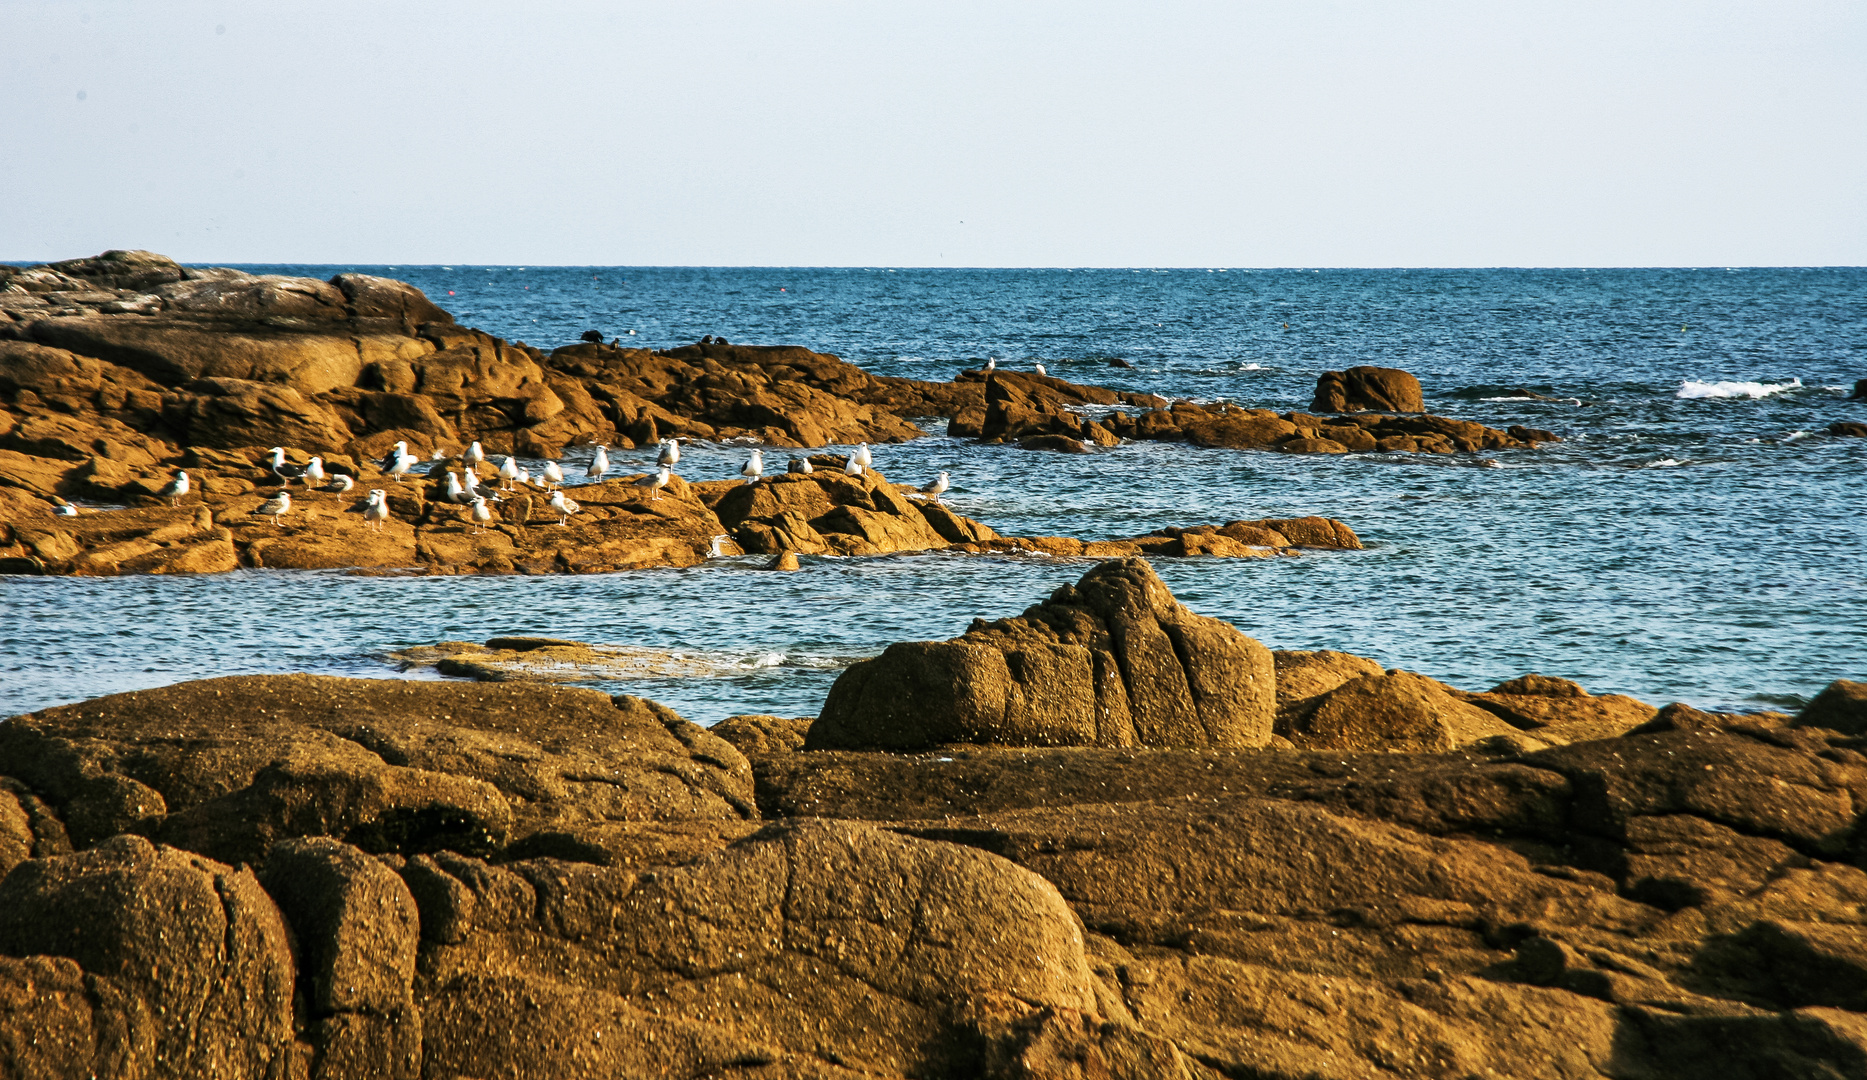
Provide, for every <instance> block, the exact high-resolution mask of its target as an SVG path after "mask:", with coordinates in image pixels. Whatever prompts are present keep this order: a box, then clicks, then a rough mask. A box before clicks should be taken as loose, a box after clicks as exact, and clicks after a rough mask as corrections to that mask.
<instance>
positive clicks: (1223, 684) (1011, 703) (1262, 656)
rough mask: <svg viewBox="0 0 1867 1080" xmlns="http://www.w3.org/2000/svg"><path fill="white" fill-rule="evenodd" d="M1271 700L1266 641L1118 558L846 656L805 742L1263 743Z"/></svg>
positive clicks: (902, 745) (821, 745) (818, 745)
mask: <svg viewBox="0 0 1867 1080" xmlns="http://www.w3.org/2000/svg"><path fill="white" fill-rule="evenodd" d="M1274 714H1275V675H1274V671H1273V668H1272V663H1271V656H1270V652H1269V650H1267V649H1265V648H1264V646H1262V645H1260V644H1258V643H1257V642H1256V641H1253V640H1252V639H1250V638H1248V637H1246V636H1245V635H1243V634H1241V633H1239V632H1238V631H1237V630H1236V629H1234V628H1233V627H1232V626H1231V625H1230V624H1228V623H1224V622H1221V621H1219V620H1217V619H1213V618H1208V617H1206V616H1203V615H1196V614H1194V613H1193V612H1190V611H1188V610H1186V608H1184V607H1182V606H1181V605H1180V604H1179V603H1178V602H1176V601H1175V600H1174V598H1173V594H1172V593H1170V592H1169V591H1168V590H1167V587H1166V586H1165V585H1164V584H1162V582H1161V580H1160V578H1159V577H1157V576H1155V574H1154V571H1153V569H1152V568H1150V567H1149V566H1148V564H1147V563H1146V562H1145V561H1144V560H1141V559H1134V558H1129V559H1122V560H1119V561H1111V562H1106V563H1103V564H1102V565H1100V566H1098V567H1096V568H1095V569H1093V570H1091V571H1090V572H1089V573H1087V574H1085V575H1084V576H1083V578H1082V580H1081V581H1080V582H1078V583H1077V584H1076V585H1074V586H1070V585H1065V586H1063V587H1062V588H1060V589H1058V590H1057V591H1056V592H1055V593H1053V594H1052V595H1051V597H1050V599H1049V600H1048V601H1047V602H1045V603H1043V604H1039V605H1037V606H1035V607H1032V608H1030V609H1028V610H1026V611H1025V613H1024V614H1023V615H1021V616H1018V617H1016V618H1011V619H1000V620H998V621H996V622H992V623H986V622H984V621H982V620H975V621H974V623H973V626H972V628H971V629H970V630H968V631H967V632H966V633H965V634H963V635H961V636H960V637H958V638H956V639H954V640H952V641H927V642H912V643H906V644H897V645H891V646H889V647H888V649H887V651H885V652H884V653H882V655H881V656H879V657H877V658H876V659H874V660H866V661H862V662H860V663H858V664H856V665H854V666H853V667H851V668H849V669H848V670H847V671H845V672H844V673H843V674H842V675H841V676H839V677H838V678H837V680H836V684H835V685H834V686H833V687H831V690H830V696H829V698H828V699H827V700H826V701H825V702H824V704H823V713H822V715H821V716H819V717H818V719H817V722H816V723H815V724H813V725H812V726H811V729H810V734H809V736H808V738H807V740H806V742H805V746H806V747H807V748H809V749H832V748H870V747H876V748H883V749H890V750H918V749H925V748H928V747H931V746H936V745H940V744H944V743H987V744H993V745H1009V746H1262V745H1264V744H1265V743H1266V742H1267V741H1268V740H1269V738H1270V734H1271V723H1272V720H1273V717H1274Z"/></svg>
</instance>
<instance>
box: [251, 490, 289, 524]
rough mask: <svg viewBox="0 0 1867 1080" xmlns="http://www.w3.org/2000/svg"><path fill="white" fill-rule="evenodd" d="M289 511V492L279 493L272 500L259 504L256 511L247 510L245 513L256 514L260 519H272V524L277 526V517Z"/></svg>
mask: <svg viewBox="0 0 1867 1080" xmlns="http://www.w3.org/2000/svg"><path fill="white" fill-rule="evenodd" d="M291 509H292V493H291V492H289V491H281V492H279V493H278V494H277V495H274V496H273V497H272V498H270V499H267V500H266V501H265V502H263V503H260V504H259V508H258V509H256V510H249V511H247V513H249V514H257V515H259V516H260V517H269V518H271V519H272V523H273V524H274V525H277V524H278V523H279V516H280V515H281V514H284V513H287V512H289V511H290V510H291Z"/></svg>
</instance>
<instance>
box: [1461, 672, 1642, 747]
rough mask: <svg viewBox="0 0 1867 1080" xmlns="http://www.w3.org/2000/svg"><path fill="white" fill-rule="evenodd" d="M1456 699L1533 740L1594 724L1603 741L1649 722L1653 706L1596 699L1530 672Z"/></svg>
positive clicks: (1625, 699) (1563, 682) (1569, 684)
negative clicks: (1523, 731) (1555, 730)
mask: <svg viewBox="0 0 1867 1080" xmlns="http://www.w3.org/2000/svg"><path fill="white" fill-rule="evenodd" d="M1459 696H1460V697H1461V698H1462V699H1463V700H1464V701H1466V702H1467V703H1469V704H1472V705H1476V706H1478V707H1479V708H1481V709H1484V710H1485V711H1487V712H1490V713H1493V714H1495V715H1496V716H1497V717H1498V718H1499V719H1501V720H1503V721H1505V722H1506V723H1508V724H1510V725H1511V726H1512V727H1517V728H1524V729H1529V730H1531V731H1532V732H1533V733H1536V734H1538V737H1541V734H1540V732H1541V731H1542V730H1543V729H1547V728H1554V727H1558V726H1567V725H1581V724H1588V725H1595V727H1596V728H1598V729H1599V730H1600V731H1601V732H1602V733H1603V734H1602V735H1600V736H1599V737H1601V738H1608V737H1611V736H1613V735H1620V734H1624V733H1626V732H1627V731H1628V730H1631V729H1632V728H1634V727H1636V726H1638V725H1640V724H1644V723H1646V722H1648V721H1650V720H1652V719H1653V717H1654V714H1655V710H1654V708H1653V706H1651V705H1648V704H1646V703H1645V702H1643V701H1637V700H1635V699H1634V698H1631V697H1627V696H1626V695H1624V694H1603V695H1600V696H1597V695H1594V694H1590V693H1589V692H1588V691H1587V690H1584V689H1583V688H1582V687H1581V686H1580V685H1579V684H1577V683H1573V682H1570V681H1569V680H1567V679H1554V678H1550V677H1549V676H1546V675H1538V674H1536V673H1535V672H1532V673H1530V674H1528V675H1520V676H1518V677H1517V678H1515V679H1510V680H1508V681H1506V682H1502V683H1499V684H1498V685H1496V686H1494V687H1492V688H1491V689H1490V690H1488V691H1486V692H1484V693H1482V694H1461V695H1459ZM1572 730H1573V731H1576V732H1579V731H1581V730H1583V729H1582V728H1579V727H1577V728H1574V729H1572ZM1591 730H1592V729H1591ZM1571 741H1573V740H1571Z"/></svg>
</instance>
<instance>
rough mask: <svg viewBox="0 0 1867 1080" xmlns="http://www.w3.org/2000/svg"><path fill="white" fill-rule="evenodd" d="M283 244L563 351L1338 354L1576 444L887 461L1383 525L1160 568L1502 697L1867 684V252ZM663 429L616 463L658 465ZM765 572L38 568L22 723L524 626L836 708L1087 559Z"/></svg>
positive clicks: (1213, 607)
mask: <svg viewBox="0 0 1867 1080" xmlns="http://www.w3.org/2000/svg"><path fill="white" fill-rule="evenodd" d="M246 269H252V270H256V271H257V270H264V271H266V272H282V273H293V274H308V275H314V276H318V277H328V276H330V275H331V274H333V273H336V272H339V271H343V270H362V271H365V272H370V273H379V274H384V275H387V276H391V277H398V278H402V279H405V280H409V281H413V282H415V283H416V284H417V285H420V286H421V287H422V288H424V289H426V290H427V291H428V293H429V295H430V296H432V297H434V298H435V299H436V300H437V301H438V302H440V303H441V304H442V305H443V306H445V307H447V308H448V309H449V310H451V311H453V312H455V313H456V315H457V317H458V318H459V319H460V321H461V322H463V323H466V324H469V325H473V326H478V327H481V328H483V329H486V330H488V331H490V332H492V333H495V334H499V335H502V336H505V337H509V338H513V339H518V340H524V341H528V342H531V343H532V344H535V345H538V346H540V347H542V348H547V349H549V348H551V347H554V346H556V345H560V344H564V343H566V342H569V341H572V340H575V339H576V337H577V335H578V334H580V333H582V332H583V331H584V330H587V329H598V330H601V331H603V332H604V333H605V334H606V335H608V336H612V337H615V336H620V337H622V338H623V340H624V341H625V342H627V343H630V344H641V345H646V346H657V347H665V346H672V345H677V344H683V343H686V342H690V341H693V340H695V339H697V338H698V337H700V336H701V335H703V334H719V335H723V336H725V337H727V338H728V339H730V340H732V341H736V342H746V343H776V342H783V343H794V344H800V345H805V346H808V347H810V348H813V349H817V350H821V351H827V352H834V353H836V354H838V355H840V356H842V357H844V358H845V359H847V360H850V361H852V362H855V363H858V364H861V365H862V366H864V367H866V368H868V369H870V370H872V371H876V372H879V373H883V374H893V375H909V376H916V377H922V378H948V377H951V375H952V373H953V372H954V371H955V370H957V369H958V368H959V367H960V366H962V365H963V364H967V363H969V362H972V361H974V360H975V359H976V358H983V357H988V356H989V357H996V358H997V359H998V360H999V363H1000V365H1001V366H1008V367H1014V368H1016V367H1028V365H1029V364H1030V363H1032V362H1034V361H1041V362H1043V363H1044V364H1045V365H1046V366H1047V367H1048V368H1049V369H1050V371H1051V373H1052V374H1056V375H1060V376H1062V377H1065V378H1069V379H1073V380H1076V381H1082V382H1100V383H1104V384H1107V385H1113V386H1118V387H1123V388H1128V389H1136V390H1147V391H1152V392H1155V393H1160V394H1165V395H1169V396H1184V397H1193V398H1197V399H1206V400H1216V399H1225V400H1230V401H1235V402H1239V403H1241V404H1244V405H1247V406H1253V407H1268V408H1275V409H1279V410H1288V409H1292V408H1303V407H1305V406H1307V404H1308V402H1309V395H1310V392H1311V390H1312V389H1313V387H1314V385H1315V379H1316V376H1317V375H1318V374H1319V373H1320V372H1322V371H1325V370H1329V369H1339V368H1343V367H1346V366H1349V365H1353V364H1358V363H1374V364H1382V365H1388V366H1396V367H1403V368H1406V369H1408V370H1410V371H1412V372H1414V373H1415V374H1417V375H1418V376H1419V377H1420V380H1421V382H1422V384H1423V385H1424V386H1425V389H1426V394H1427V399H1428V406H1429V408H1431V409H1432V410H1433V411H1435V412H1440V413H1444V414H1447V415H1452V416H1458V417H1462V418H1466V419H1472V420H1478V421H1481V422H1483V423H1487V424H1490V425H1493V426H1497V427H1503V426H1506V425H1509V424H1517V423H1521V424H1529V425H1531V426H1534V427H1541V428H1547V429H1550V430H1553V431H1555V432H1556V433H1558V434H1560V435H1562V436H1563V437H1564V438H1565V439H1566V440H1567V441H1565V442H1563V443H1560V444H1556V445H1553V446H1548V447H1545V448H1544V449H1541V450H1537V451H1516V452H1502V453H1498V454H1495V455H1492V456H1493V457H1494V458H1495V459H1496V461H1497V463H1498V465H1499V466H1500V467H1497V468H1481V467H1476V464H1477V463H1476V461H1475V460H1474V459H1470V458H1466V457H1463V456H1460V457H1456V458H1451V459H1447V458H1437V457H1429V458H1416V457H1409V456H1406V455H1381V454H1352V455H1346V456H1336V457H1297V456H1286V455H1281V454H1276V453H1266V452H1248V451H1226V450H1201V449H1197V448H1192V447H1187V446H1181V445H1170V444H1134V445H1129V446H1123V447H1119V448H1115V449H1112V450H1107V451H1103V452H1100V453H1096V454H1091V455H1084V456H1074V455H1072V456H1062V455H1054V454H1045V453H1027V452H1024V451H1020V450H1017V449H1006V448H1003V447H982V446H972V445H969V444H966V443H964V442H959V441H954V440H949V439H946V438H944V437H939V436H936V437H930V438H927V439H924V440H920V441H918V442H915V443H911V444H906V445H900V446H888V447H883V448H880V449H879V450H877V452H876V463H877V465H878V467H879V468H881V469H882V471H884V472H885V473H886V474H888V475H889V477H890V478H891V479H895V480H898V481H913V482H922V481H924V480H926V479H929V478H931V477H932V475H933V473H934V472H936V471H938V470H941V469H946V470H949V471H950V472H951V473H952V474H953V481H954V489H953V491H952V492H950V493H949V496H948V498H949V500H950V501H951V502H952V503H953V505H954V506H955V507H956V508H957V509H958V510H960V511H961V512H963V513H966V514H969V515H972V516H975V517H978V518H981V519H982V520H984V521H986V522H987V523H988V524H990V525H992V526H993V527H994V528H997V529H999V530H1000V531H1002V532H1006V533H1013V534H1040V533H1048V534H1062V535H1070V536H1079V537H1084V538H1101V537H1114V536H1127V535H1134V534H1136V533H1139V532H1145V531H1148V530H1151V529H1155V528H1159V527H1161V526H1165V525H1177V524H1194V523H1204V522H1221V521H1225V520H1230V519H1233V518H1239V517H1251V518H1255V517H1266V516H1278V517H1281V516H1289V515H1296V514H1306V513H1321V514H1327V515H1329V516H1332V517H1339V518H1341V519H1343V520H1345V521H1347V522H1349V523H1350V524H1351V525H1352V526H1353V527H1354V528H1355V529H1356V531H1357V532H1358V533H1359V534H1360V535H1361V537H1362V538H1363V540H1364V542H1366V543H1367V544H1368V550H1367V551H1363V552H1352V553H1343V554H1322V555H1315V556H1311V557H1305V558H1299V559H1275V560H1166V561H1162V562H1160V563H1158V564H1157V567H1158V569H1159V570H1160V572H1161V575H1162V577H1164V578H1165V579H1166V580H1167V582H1168V583H1169V584H1170V585H1171V586H1172V587H1173V589H1174V591H1175V592H1176V593H1177V594H1178V595H1179V597H1180V598H1181V599H1182V600H1183V601H1184V602H1185V603H1187V604H1188V605H1189V606H1191V607H1192V608H1193V609H1195V610H1197V611H1200V612H1203V613H1206V614H1210V615H1215V616H1218V617H1220V618H1224V619H1228V620H1231V621H1232V622H1234V623H1236V624H1237V625H1238V626H1239V627H1241V628H1242V629H1243V630H1245V631H1246V632H1247V633H1250V634H1252V635H1254V636H1256V637H1258V638H1259V639H1260V640H1262V641H1264V642H1265V643H1266V644H1268V645H1270V646H1272V647H1273V648H1331V649H1343V650H1347V651H1350V652H1356V653H1361V654H1364V655H1368V656H1372V657H1375V658H1377V659H1379V660H1381V661H1383V662H1384V663H1386V664H1388V665H1390V666H1396V667H1403V668H1407V669H1410V670H1415V671H1419V672H1423V673H1425V674H1428V675H1432V676H1434V677H1436V678H1440V679H1444V680H1446V681H1448V682H1451V683H1454V684H1456V685H1461V686H1467V687H1472V688H1481V687H1483V686H1486V685H1489V684H1490V683H1492V682H1495V681H1497V680H1500V679H1504V678H1508V677H1511V676H1514V675H1517V674H1521V673H1522V672H1525V671H1530V670H1535V671H1541V672H1544V673H1546V674H1551V675H1560V676H1563V677H1566V678H1572V679H1576V680H1578V681H1580V682H1582V683H1583V684H1584V685H1586V686H1588V687H1589V688H1590V689H1592V690H1595V691H1598V692H1605V691H1618V692H1624V693H1631V694H1634V695H1637V696H1639V697H1642V698H1644V699H1646V700H1649V701H1653V702H1656V703H1657V702H1664V701H1671V700H1683V701H1687V702H1691V703H1693V704H1697V705H1701V706H1713V707H1735V708H1748V709H1754V708H1762V707H1770V706H1788V705H1793V704H1795V703H1798V702H1800V701H1802V700H1804V699H1805V698H1806V697H1807V696H1809V695H1811V694H1813V693H1814V692H1815V691H1817V690H1819V689H1820V688H1821V687H1822V686H1823V685H1824V684H1826V683H1827V682H1828V681H1829V680H1830V679H1833V678H1836V677H1853V678H1863V677H1867V525H1863V517H1862V507H1863V505H1867V500H1864V499H1863V496H1867V440H1862V439H1840V438H1833V437H1829V436H1826V435H1822V434H1819V432H1820V431H1821V429H1822V428H1824V427H1826V426H1827V425H1828V424H1829V423H1831V422H1833V421H1835V420H1839V419H1856V420H1867V405H1863V404H1861V403H1850V402H1847V401H1846V400H1845V398H1846V396H1847V390H1846V388H1847V387H1851V386H1852V384H1853V382H1854V380H1855V379H1858V378H1863V377H1867V316H1863V311H1867V270H1860V269H1806V270H1803V269H1787V270H1784V269H1770V270H1757V269H1738V270H1722V269H1712V270H1611V271H1583V270H1563V271H1551V270H1476V271H1447V270H1434V271H1400V270H1392V271H1366V270H1325V271H1307V270H1305V271H1297V270H1276V271H1231V272H1209V271H1192V270H1168V271H1157V270H1132V271H1131V270H1089V271H1067V270H1025V271H1018V270H1002V271H1001V270H989V271H964V270H898V271H897V270H879V269H877V270H862V269H851V270H822V269H802V270H785V269H679V268H618V267H585V268H538V267H486V266H464V265H463V266H452V267H411V266H398V267H384V266H361V267H333V266H319V267H297V266H294V267H264V268H261V267H247V268H246ZM630 331H634V334H633V336H631V334H630ZM1113 357H1121V358H1124V359H1126V360H1128V361H1130V362H1131V363H1133V364H1134V365H1135V367H1134V368H1133V369H1131V370H1123V369H1115V368H1111V367H1109V366H1108V360H1109V359H1110V358H1113ZM1523 390H1529V391H1533V392H1535V393H1537V394H1543V395H1547V396H1550V397H1554V398H1558V399H1560V400H1558V401H1538V400H1534V399H1531V398H1528V397H1527V396H1526V395H1524V394H1522V393H1521V392H1520V391H1523ZM929 426H930V430H936V431H937V430H940V428H941V426H942V425H939V424H930V425H929ZM650 452H652V451H650ZM648 453H649V452H640V451H637V452H633V453H623V454H619V455H616V456H617V458H618V460H619V464H621V465H623V466H624V467H625V468H626V467H629V466H630V465H632V464H634V463H637V462H639V461H642V460H645V459H646V457H647V456H648ZM743 454H744V450H743V449H742V448H737V447H709V446H704V445H700V446H695V447H693V448H691V449H690V450H689V452H688V453H687V454H686V455H685V456H684V458H683V462H682V465H683V472H684V473H685V474H686V475H687V476H688V477H689V478H692V479H709V478H717V477H723V476H727V475H731V474H733V473H735V472H736V471H737V468H738V463H739V462H740V461H741V460H742V459H743ZM574 456H575V454H574V453H573V457H574ZM758 561H759V560H753V559H744V560H719V561H716V562H714V563H711V564H709V565H707V566H704V567H696V568H692V569H686V570H657V571H646V572H636V573H628V574H614V575H603V576H591V577H576V578H408V579H385V578H351V577H347V576H345V575H343V574H341V573H286V572H274V571H244V572H239V573H234V574H226V575H218V576H213V577H202V578H126V579H110V580H81V579H32V578H0V604H3V605H4V609H5V612H4V614H5V619H4V623H3V624H0V715H8V714H11V713H15V712H20V711H25V710H29V709H35V708H40V707H43V706H46V705H50V704H56V703H61V702H67V701H74V700H79V699H82V698H86V697H92V696H96V695H98V694H104V693H113V692H117V691H122V690H130V689H136V688H142V687H149V686H157V685H162V684H165V683H170V682H174V681H178V680H182V679H189V678H199V677H204V676H209V675H222V674H234V673H258V672H287V671H310V672H320V673H330V674H343V675H359V676H393V675H396V674H397V673H398V669H397V666H396V665H394V664H392V663H390V662H388V661H386V660H384V659H383V655H384V654H385V653H386V652H389V651H392V650H394V649H396V648H399V647H403V646H407V645H413V644H425V643H432V642H435V641H440V640H449V639H454V640H470V641H476V640H482V639H484V638H486V637H490V636H493V635H495V634H501V633H511V632H526V633H537V634H546V635H551V636H561V637H571V638H577V639H580V640H585V641H594V642H605V643H616V644H631V645H646V646H653V647H660V648H667V649H671V650H679V651H683V652H691V653H700V654H704V655H705V656H706V657H707V658H709V659H711V660H713V661H714V662H715V663H716V665H717V669H718V670H719V671H720V672H721V674H720V675H719V676H718V677H714V678H686V679H664V680H642V681H636V682H631V683H628V684H605V688H606V689H611V690H618V691H626V692H629V693H636V694H642V695H645V696H649V697H654V698H657V699H659V700H661V701H664V702H667V703H668V704H670V705H672V706H674V707H675V708H677V709H680V710H681V711H682V712H683V713H685V714H687V715H688V716H690V717H692V718H694V719H697V720H700V721H702V722H712V721H715V720H718V719H720V718H722V717H725V716H728V715H731V714H733V713H739V712H776V713H782V714H786V715H812V714H814V713H815V712H816V710H817V707H818V705H819V704H820V703H821V701H822V698H823V695H824V693H825V691H826V690H827V689H828V687H829V684H830V682H831V681H832V680H834V678H835V676H836V673H837V672H838V671H839V670H841V668H842V667H843V666H844V665H846V664H847V663H848V662H850V661H851V660H853V659H858V658H861V657H864V656H870V655H874V654H875V653H877V652H879V651H880V650H881V649H882V648H884V647H885V646H886V645H887V644H888V643H890V642H893V641H899V640H909V639H926V638H942V637H948V636H951V635H953V634H956V633H959V632H960V631H962V630H963V629H964V628H965V626H966V624H967V623H968V622H969V621H970V620H971V619H972V618H973V617H974V616H978V615H984V616H988V617H996V616H999V615H1005V614H1012V613H1015V612H1017V611H1019V610H1021V609H1022V608H1023V607H1024V606H1026V605H1027V604H1030V603H1034V602H1036V601H1038V600H1040V599H1041V598H1043V597H1044V596H1045V595H1046V594H1048V592H1049V591H1050V590H1051V589H1053V588H1055V587H1056V586H1057V585H1058V584H1061V583H1063V582H1065V581H1072V580H1074V579H1075V578H1077V577H1079V576H1080V575H1081V574H1082V572H1083V571H1084V569H1085V564H1082V563H1068V562H1058V561H1054V560H1048V559H1042V558H1010V557H1006V558H961V557H951V556H941V555H934V554H925V555H910V556H895V557H888V558H878V559H810V558H806V559H805V564H806V569H805V571H804V572H802V573H798V574H767V573H762V572H759V571H756V570H754V569H752V567H753V566H755V565H756V564H757V562H758ZM405 674H406V675H407V676H408V677H418V676H419V675H420V673H419V672H408V673H405Z"/></svg>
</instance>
